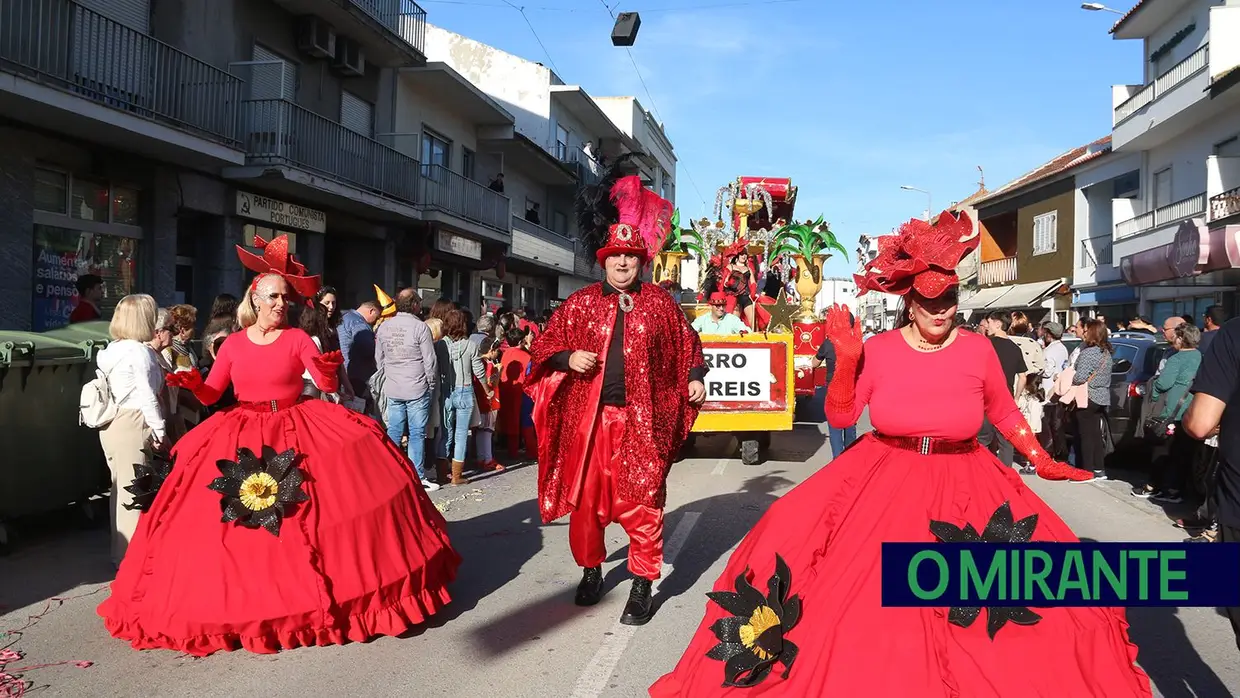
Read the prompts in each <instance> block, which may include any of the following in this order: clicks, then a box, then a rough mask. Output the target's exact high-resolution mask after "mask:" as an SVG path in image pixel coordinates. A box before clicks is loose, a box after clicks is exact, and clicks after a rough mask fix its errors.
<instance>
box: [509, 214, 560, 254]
mask: <svg viewBox="0 0 1240 698" xmlns="http://www.w3.org/2000/svg"><path fill="white" fill-rule="evenodd" d="M512 227H513V228H516V229H517V230H520V231H521V232H523V233H529V234H530V235H533V236H534V237H538V238H542V239H543V240H546V241H547V242H551V243H554V244H556V245H559V246H560V247H563V248H564V249H567V250H572V249H574V248H573V239H572V238H570V237H568V236H567V235H561V234H560V233H557V232H555V231H554V230H550V229H548V228H544V227H542V226H541V225H539V224H537V223H531V222H529V221H527V220H525V219H524V218H522V217H521V216H517V215H514V216H513V217H512Z"/></svg>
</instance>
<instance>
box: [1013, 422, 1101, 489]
mask: <svg viewBox="0 0 1240 698" xmlns="http://www.w3.org/2000/svg"><path fill="white" fill-rule="evenodd" d="M999 432H1000V433H1001V434H1003V437H1004V438H1006V439H1007V440H1008V442H1010V443H1011V444H1012V446H1013V447H1014V448H1015V449H1016V450H1017V451H1019V452H1020V454H1021V455H1023V456H1024V457H1025V458H1027V459H1029V463H1030V464H1031V465H1033V466H1034V467H1035V468H1036V469H1037V473H1038V477H1040V478H1042V479H1043V480H1073V481H1076V482H1083V481H1085V480H1092V479H1094V474H1093V473H1091V472H1089V471H1088V470H1082V469H1080V468H1074V467H1072V466H1070V465H1068V464H1067V463H1060V462H1059V461H1056V460H1055V459H1053V458H1051V456H1050V454H1049V453H1047V452H1046V449H1044V448H1042V444H1041V443H1039V442H1038V435H1037V434H1035V433H1033V429H1032V428H1031V427H1030V426H1029V423H1028V422H1026V421H1025V420H1024V419H1023V418H1021V419H1018V420H1016V421H1014V422H1011V426H1007V427H1004V428H1001V429H1000V430H999Z"/></svg>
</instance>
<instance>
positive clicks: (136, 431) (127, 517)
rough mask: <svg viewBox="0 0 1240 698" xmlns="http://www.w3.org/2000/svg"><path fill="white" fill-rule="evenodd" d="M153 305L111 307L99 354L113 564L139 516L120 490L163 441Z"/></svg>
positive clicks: (137, 302) (134, 298)
mask: <svg viewBox="0 0 1240 698" xmlns="http://www.w3.org/2000/svg"><path fill="white" fill-rule="evenodd" d="M156 311H157V306H156V304H155V299H154V298H152V297H150V296H148V295H145V294H141V295H131V296H125V297H124V298H122V299H121V300H120V303H118V304H117V305H116V312H115V313H114V314H113V316H112V323H111V325H110V326H109V327H108V333H109V334H110V335H111V337H112V341H111V342H110V343H109V344H108V346H107V347H105V348H104V349H103V351H101V352H99V358H98V363H99V370H100V371H102V372H103V374H104V376H105V377H106V379H107V383H108V393H109V395H110V397H111V400H112V401H113V402H114V403H115V404H116V406H117V408H118V409H117V413H116V417H115V418H114V419H113V420H112V421H111V422H109V423H108V424H107V425H106V426H104V427H103V428H102V429H100V430H99V442H100V444H102V445H103V453H104V456H105V457H106V458H107V461H108V469H109V470H110V471H111V473H112V502H111V504H112V507H111V508H112V517H111V518H112V562H113V564H116V565H119V564H120V561H121V559H122V558H123V557H124V556H125V549H126V547H128V545H129V539H130V538H131V537H132V536H133V533H134V530H135V529H136V528H137V527H138V517H139V516H140V514H141V512H139V511H137V510H136V509H135V510H130V509H126V508H125V504H130V503H132V495H130V494H129V493H128V492H125V491H124V489H123V488H124V486H125V485H127V484H129V482H130V481H131V480H133V477H134V466H135V465H137V464H139V463H142V462H143V461H144V460H145V459H146V454H145V453H144V452H143V451H144V449H146V448H147V447H148V446H149V447H153V448H155V449H159V448H162V447H163V446H164V442H165V441H166V440H167V431H166V426H165V420H164V411H163V409H162V406H161V405H160V401H159V395H160V392H161V391H162V390H163V388H164V371H163V369H162V368H161V367H160V364H159V358H158V357H157V356H156V355H155V350H154V349H152V348H151V347H150V345H149V344H148V342H150V341H151V340H152V339H153V338H154V336H155V330H156V329H157V328H156V326H155V325H156V322H155V320H156Z"/></svg>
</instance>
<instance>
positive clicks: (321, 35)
mask: <svg viewBox="0 0 1240 698" xmlns="http://www.w3.org/2000/svg"><path fill="white" fill-rule="evenodd" d="M297 48H299V49H301V51H302V52H303V53H306V54H308V55H311V56H314V57H315V58H334V57H335V56H336V30H335V29H333V28H332V26H331V25H330V24H328V23H327V22H324V21H323V20H321V19H319V18H318V17H303V18H302V19H301V24H300V25H299V26H298V31H297Z"/></svg>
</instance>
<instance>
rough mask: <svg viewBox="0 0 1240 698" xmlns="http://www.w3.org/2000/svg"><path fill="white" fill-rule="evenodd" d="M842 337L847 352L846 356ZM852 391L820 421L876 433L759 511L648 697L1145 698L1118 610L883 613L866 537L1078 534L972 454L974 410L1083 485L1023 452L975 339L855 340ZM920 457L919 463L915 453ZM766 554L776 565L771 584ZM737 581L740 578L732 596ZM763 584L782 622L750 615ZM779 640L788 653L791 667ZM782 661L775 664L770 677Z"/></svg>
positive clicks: (1016, 423) (1008, 404)
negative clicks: (923, 342)
mask: <svg viewBox="0 0 1240 698" xmlns="http://www.w3.org/2000/svg"><path fill="white" fill-rule="evenodd" d="M856 332H857V333H859V332H860V323H858V327H857V329H856ZM856 341H857V351H856V354H854V355H853V356H854V357H856V356H857V355H859V354H860V339H859V337H857V338H856ZM852 361H853V363H852V365H851V366H849V365H847V363H846V362H845V361H844V360H841V363H840V365H839V366H837V369H836V375H837V376H841V370H843V371H844V374H843V375H844V376H845V377H847V378H852V377H853V376H856V369H855V367H856V361H857V359H856V358H854V359H853V360H852ZM851 384H852V381H851V380H850V381H849V388H848V389H846V391H845V392H847V393H852V394H848V395H847V398H848V400H847V402H846V403H845V404H844V405H843V406H842V409H841V408H840V406H838V405H835V406H833V405H831V404H829V405H828V414H829V415H831V414H832V412H834V413H835V416H834V417H833V418H832V420H831V421H832V424H833V425H836V426H839V425H841V424H842V423H844V422H848V421H850V420H851V421H852V422H854V423H855V421H856V419H857V418H859V417H860V415H861V411H862V409H863V408H864V407H865V406H866V405H868V406H869V408H870V418H871V422H872V423H873V426H874V429H875V433H874V434H868V435H866V436H865V437H863V438H861V439H860V440H859V441H857V442H855V444H854V445H853V446H852V447H850V448H849V449H847V450H845V451H844V452H843V453H842V454H841V455H840V456H839V457H837V458H835V459H834V460H833V461H832V462H831V463H830V464H829V465H828V466H826V467H825V468H823V469H822V470H821V471H819V472H818V473H817V474H815V475H814V476H812V477H810V478H809V479H808V480H806V481H805V482H803V483H802V484H800V485H799V486H797V487H796V488H795V489H793V490H792V491H791V492H789V493H788V494H787V495H785V496H784V497H782V498H781V499H779V500H778V501H776V502H775V503H774V504H773V505H772V506H771V508H770V510H769V511H768V512H767V513H766V514H765V515H764V516H763V518H762V519H761V520H760V521H759V522H758V524H757V526H755V528H754V529H753V531H751V532H750V533H749V535H748V536H747V537H746V538H745V540H744V541H743V542H742V543H741V545H740V546H739V548H738V549H737V550H736V552H735V553H734V554H733V555H732V557H731V559H730V560H729V562H728V565H727V568H726V570H725V571H724V573H723V575H722V576H721V577H720V578H719V580H718V581H717V583H716V584H715V587H714V590H715V592H722V594H713V595H712V597H713V598H712V600H710V601H708V602H707V610H706V617H705V619H704V620H703V621H702V624H701V626H700V627H699V628H698V630H697V633H696V634H695V635H694V637H693V640H692V642H691V643H690V645H689V648H688V650H687V651H686V652H685V653H684V655H683V657H682V658H681V660H680V662H679V664H677V665H676V667H675V669H674V670H673V671H672V672H671V673H669V674H667V675H666V676H664V677H663V678H661V679H660V680H659V681H658V682H657V683H655V684H654V686H652V687H651V689H650V694H651V695H652V696H655V697H656V698H671V697H673V696H676V697H679V698H701V697H704V696H738V697H739V696H775V695H778V696H796V697H798V698H800V697H802V696H805V697H809V696H824V697H828V698H829V697H831V696H846V697H851V696H881V697H887V696H891V697H893V698H914V697H915V698H940V697H941V698H947V697H962V698H990V697H995V698H1032V697H1034V696H1036V697H1038V698H1068V697H1069V696H1071V698H1086V697H1094V698H1121V697H1127V696H1150V695H1151V691H1150V683H1149V679H1148V677H1147V676H1146V674H1145V673H1144V672H1143V671H1142V670H1141V669H1140V668H1138V667H1137V666H1136V665H1135V661H1136V659H1137V647H1136V646H1135V645H1134V644H1133V643H1132V641H1131V640H1130V639H1129V637H1128V632H1127V629H1128V622H1127V620H1126V619H1125V613H1124V610H1123V609H1118V608H1045V609H1044V608H1036V609H1028V610H1029V613H1022V612H1017V613H1014V614H1012V615H1010V616H1009V615H1007V614H1005V613H1004V612H1002V611H1001V610H998V609H996V611H995V612H993V613H992V611H991V609H981V610H980V612H978V613H977V614H976V615H975V616H973V617H972V619H970V617H969V615H970V614H967V613H965V614H961V615H957V613H958V612H957V613H951V614H950V615H949V610H948V609H932V608H925V609H922V608H894V607H891V608H884V607H883V606H882V584H881V545H882V543H883V542H884V541H892V542H897V541H907V542H934V541H935V540H936V536H935V533H934V532H932V530H931V526H930V523H931V521H936V522H944V523H946V524H950V525H951V526H954V527H958V528H964V527H965V526H966V525H971V526H972V527H973V528H974V529H975V530H976V531H978V532H985V533H987V534H990V533H991V531H987V530H986V527H987V524H988V523H989V522H990V521H991V520H992V519H994V520H996V521H997V522H998V523H1010V522H1011V520H1013V519H1014V520H1016V521H1017V522H1019V521H1020V520H1021V519H1026V518H1027V517H1030V516H1033V515H1036V519H1035V520H1030V521H1026V522H1024V523H1026V524H1030V523H1032V524H1033V530H1032V536H1031V538H1030V539H1031V540H1034V541H1063V542H1076V541H1077V540H1078V539H1077V537H1076V536H1074V535H1073V533H1072V531H1071V530H1070V529H1069V528H1068V526H1067V525H1066V524H1065V523H1064V522H1063V521H1062V520H1061V519H1060V518H1059V517H1058V516H1056V515H1055V513H1054V512H1053V511H1052V510H1051V509H1050V508H1049V507H1048V506H1047V505H1046V504H1045V503H1044V502H1043V501H1042V500H1041V499H1040V498H1038V497H1037V495H1035V494H1034V493H1033V492H1032V491H1030V490H1029V489H1027V488H1026V487H1025V485H1024V484H1023V482H1022V480H1021V478H1020V476H1019V475H1017V474H1016V473H1015V471H1013V470H1012V469H1011V468H1007V467H1005V466H1003V465H1002V464H1001V463H1000V462H999V460H998V459H997V458H996V457H995V456H994V455H992V454H991V453H990V452H989V451H987V450H985V449H981V448H978V447H977V445H976V441H975V440H974V439H975V437H976V435H977V433H978V430H979V428H980V426H981V424H982V415H983V412H985V414H986V415H987V416H988V417H989V418H990V420H991V422H992V423H994V424H995V425H996V427H997V428H998V429H999V430H1000V431H1001V432H1002V433H1005V434H1007V435H1009V438H1010V439H1011V440H1012V441H1013V443H1014V445H1016V446H1017V447H1018V449H1020V450H1021V451H1022V452H1024V453H1025V454H1026V455H1027V456H1030V460H1031V462H1033V463H1036V464H1038V465H1039V473H1040V474H1042V475H1043V476H1044V477H1047V478H1048V479H1087V478H1088V477H1089V476H1088V474H1087V473H1084V472H1083V471H1079V470H1076V469H1074V468H1073V469H1069V468H1067V467H1066V466H1064V465H1063V464H1059V463H1054V462H1053V461H1050V460H1049V459H1048V458H1046V457H1045V454H1042V453H1039V452H1038V451H1039V447H1038V446H1037V442H1036V440H1035V439H1033V437H1032V435H1031V434H1029V433H1028V425H1027V424H1025V422H1024V420H1023V419H1022V418H1021V417H1020V413H1019V411H1017V408H1016V405H1015V403H1014V401H1013V400H1012V397H1011V395H1010V393H1009V389H1008V388H1007V387H1006V381H1005V378H1004V376H1003V373H1002V369H1001V368H1000V366H999V361H998V358H997V356H996V354H995V351H994V349H993V348H992V346H991V344H990V341H989V340H988V339H986V338H984V337H981V336H979V335H976V334H971V333H969V332H964V331H961V332H959V333H958V335H957V336H956V337H955V339H953V340H950V343H949V344H947V345H946V346H945V347H944V348H942V349H940V350H939V351H937V352H932V353H925V352H921V351H918V350H916V349H914V348H913V347H912V346H910V345H909V344H908V342H907V341H906V340H905V338H904V336H903V333H901V332H898V331H897V332H888V333H885V334H881V335H878V336H876V337H874V338H873V339H871V340H869V341H868V342H866V343H865V361H864V368H863V369H862V370H861V372H860V377H859V378H857V379H856V383H855V392H853V391H852V390H851ZM836 397H838V395H837V396H836ZM841 413H843V414H841ZM1022 430H1023V431H1024V432H1025V433H1022ZM879 435H881V436H879ZM900 437H905V438H900ZM907 437H916V438H907ZM921 437H933V439H931V440H930V441H928V442H923V441H922V438H921ZM923 449H924V450H929V451H930V453H929V454H928V455H922V454H921V451H922V450H923ZM1005 503H1006V506H1005ZM1009 516H1010V517H1011V518H1008V517H1009ZM1035 522H1036V523H1035ZM941 526H942V524H937V525H936V530H938V531H942V530H943V529H942V528H941ZM1017 528H1019V526H1017ZM992 530H993V529H992ZM987 539H988V540H989V539H990V536H989V535H988V536H987ZM1013 540H1017V539H1015V538H1014V539H1013ZM776 556H779V558H780V559H782V560H783V561H784V562H785V563H786V567H783V566H782V565H780V566H779V567H780V569H779V570H778V574H777V558H776ZM738 576H745V577H746V578H747V580H748V581H747V582H746V581H744V580H742V582H741V583H740V584H738V580H737V578H738ZM772 576H775V577H778V579H777V580H776V581H775V584H774V586H775V587H776V591H778V592H779V593H778V594H775V595H776V596H779V597H780V599H779V600H780V601H782V607H781V615H782V618H780V617H777V616H776V615H773V614H772V613H768V612H766V611H759V612H757V613H756V614H755V610H757V609H758V608H759V607H762V606H767V607H768V608H769V607H770V604H769V602H766V601H763V598H764V597H769V596H770V595H771V594H770V592H769V590H768V580H770V578H771V577H772ZM749 585H752V586H749ZM738 587H739V589H738ZM754 587H756V589H754ZM737 592H739V593H737ZM716 599H717V600H716ZM721 603H722V604H723V605H721ZM797 616H799V619H797ZM1039 616H1040V618H1039ZM793 620H795V621H796V622H795V624H792V625H791V629H790V630H788V631H787V632H786V634H784V635H783V638H782V639H783V641H784V644H783V645H780V643H779V640H778V635H779V631H778V630H776V631H775V632H774V633H773V634H772V635H767V636H763V635H762V633H763V632H764V631H768V630H770V626H772V625H776V624H781V623H782V624H783V625H784V626H786V625H789V621H793ZM716 623H718V625H716ZM1030 623H1031V624H1030ZM781 627H782V626H781ZM992 630H993V631H996V632H994V636H993V639H992V637H991V631H992ZM716 631H718V632H716ZM720 636H723V640H721V637H720ZM764 637H765V639H763V638H764ZM725 641H726V643H730V644H726V643H725ZM789 643H790V644H791V645H795V647H796V648H797V649H796V650H795V656H793V654H792V652H791V651H789ZM777 653H778V654H780V656H776V655H777ZM764 659H765V661H764ZM785 661H786V662H791V663H792V666H791V668H790V669H788V671H787V676H786V678H785V677H784V673H785V669H786V668H787V667H786V665H785ZM755 668H756V669H757V671H758V675H757V676H755V675H754V674H753V671H752V670H753V669H755ZM728 675H730V676H731V677H732V678H733V679H735V680H738V682H741V683H743V682H744V681H745V680H746V679H755V678H761V680H760V681H758V682H756V683H755V685H753V686H752V687H748V688H737V687H725V685H724V683H725V676H728Z"/></svg>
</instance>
